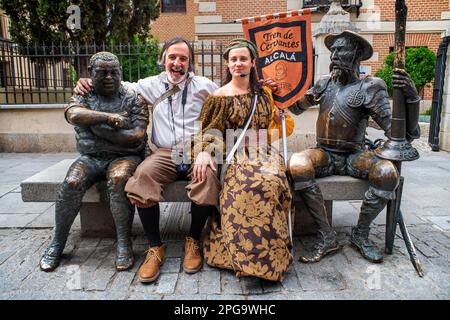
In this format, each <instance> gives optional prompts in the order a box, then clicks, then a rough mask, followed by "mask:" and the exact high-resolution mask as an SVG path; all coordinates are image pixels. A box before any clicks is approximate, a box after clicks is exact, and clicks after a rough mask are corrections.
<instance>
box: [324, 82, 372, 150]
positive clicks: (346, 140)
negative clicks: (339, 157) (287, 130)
mask: <svg viewBox="0 0 450 320" xmlns="http://www.w3.org/2000/svg"><path fill="white" fill-rule="evenodd" d="M361 85H362V81H358V82H355V83H352V84H349V85H346V86H338V85H336V84H335V83H333V82H332V81H330V82H329V85H328V88H327V89H326V90H325V92H324V93H323V95H322V97H321V100H320V109H319V117H318V119H317V125H316V134H317V144H318V146H320V147H322V148H324V149H327V150H330V151H337V152H354V151H358V150H360V149H361V148H362V146H363V145H364V134H365V130H366V127H367V120H368V113H367V110H366V108H365V107H364V92H363V91H362V90H361Z"/></svg>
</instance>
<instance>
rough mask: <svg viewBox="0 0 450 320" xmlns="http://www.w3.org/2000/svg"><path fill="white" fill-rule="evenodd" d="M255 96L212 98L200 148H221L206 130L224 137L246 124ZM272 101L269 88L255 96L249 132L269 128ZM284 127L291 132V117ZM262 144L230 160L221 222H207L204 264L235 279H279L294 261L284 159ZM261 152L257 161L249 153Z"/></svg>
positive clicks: (203, 114) (204, 112)
mask: <svg viewBox="0 0 450 320" xmlns="http://www.w3.org/2000/svg"><path fill="white" fill-rule="evenodd" d="M253 97H254V95H253V94H251V93H248V94H242V95H236V96H210V97H209V98H208V99H207V100H206V101H205V104H204V105H203V108H202V112H201V116H200V120H201V121H202V125H203V130H202V132H203V139H202V140H201V141H200V142H197V143H201V144H202V147H203V150H204V149H205V148H206V147H208V146H209V147H210V146H211V144H214V143H217V144H220V141H218V140H220V139H217V135H216V136H213V135H208V134H207V132H208V130H209V129H217V130H219V131H220V132H222V133H223V137H224V136H225V131H226V129H238V128H242V127H243V126H244V124H245V122H246V120H247V116H248V114H249V113H250V112H251V108H252V106H253V102H252V99H253ZM271 98H272V97H271V93H270V91H269V90H264V91H263V94H261V95H259V96H258V103H257V108H256V111H255V114H254V116H253V118H252V120H251V125H250V126H249V130H250V129H254V130H256V131H258V130H261V129H273V121H271V120H272V118H273V114H274V110H273V107H272V105H273V100H272V99H271ZM287 127H288V134H289V129H292V128H293V121H292V119H291V118H290V117H288V121H287ZM291 131H292V130H291ZM216 132H217V131H216ZM247 132H248V131H247ZM264 132H266V131H264ZM267 138H268V139H270V134H268V137H267ZM260 139H261V138H260ZM264 145H267V144H264V143H263V144H260V145H259V146H257V147H256V149H258V150H252V149H255V147H254V146H249V145H246V146H245V148H242V150H239V149H238V151H237V152H236V154H235V155H234V162H233V163H231V164H230V165H229V166H228V167H227V169H226V172H225V173H224V177H223V181H224V182H223V188H222V191H221V194H220V199H219V202H220V219H218V218H217V217H216V218H215V219H211V225H210V227H211V228H210V232H209V234H207V236H206V238H205V240H204V256H205V260H206V262H207V263H208V265H210V266H214V267H219V268H226V269H231V270H234V271H235V272H236V275H237V276H255V277H259V278H263V279H267V280H272V281H281V280H282V279H283V276H284V273H285V272H286V270H287V269H288V268H289V265H290V264H291V263H292V260H293V258H292V255H291V253H290V249H291V244H290V241H289V230H288V229H289V228H288V212H289V209H291V212H292V214H293V212H294V211H293V206H292V194H291V189H290V185H289V183H288V180H287V178H286V174H285V172H286V170H285V165H284V160H283V158H282V157H281V156H280V154H279V152H275V151H274V150H272V149H271V148H267V147H266V148H264ZM197 146H198V145H197ZM262 149H265V150H263V152H261V155H259V156H258V157H254V156H253V157H252V156H250V154H252V151H261V150H262ZM253 154H254V153H253ZM219 220H220V221H219ZM292 221H294V219H293V217H292Z"/></svg>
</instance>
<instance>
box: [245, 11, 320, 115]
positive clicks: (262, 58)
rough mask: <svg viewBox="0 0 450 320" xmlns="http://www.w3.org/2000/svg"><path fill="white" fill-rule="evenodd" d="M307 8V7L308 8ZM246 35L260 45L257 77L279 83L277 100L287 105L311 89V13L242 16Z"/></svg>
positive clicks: (282, 104)
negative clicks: (251, 17)
mask: <svg viewBox="0 0 450 320" xmlns="http://www.w3.org/2000/svg"><path fill="white" fill-rule="evenodd" d="M305 11H306V10H305ZM242 27H243V29H244V34H245V37H246V38H247V39H248V40H250V41H252V42H253V43H255V44H256V47H257V48H258V55H259V57H258V62H257V65H258V68H257V71H258V77H259V78H260V79H267V78H272V79H273V80H274V81H276V82H277V83H278V91H277V92H276V94H275V93H274V94H273V97H274V100H275V104H276V105H277V106H278V107H279V108H281V109H284V108H287V107H289V106H291V105H292V104H293V103H294V102H296V101H297V100H299V99H300V98H301V97H302V96H303V95H304V94H305V92H306V90H308V88H309V86H310V85H311V81H312V77H313V47H312V38H311V15H310V13H309V12H308V11H306V12H305V13H304V14H303V15H298V14H293V15H292V16H291V17H286V15H280V17H279V18H273V17H270V16H269V17H268V18H267V19H266V20H264V21H261V19H260V18H255V19H254V22H249V21H248V19H242Z"/></svg>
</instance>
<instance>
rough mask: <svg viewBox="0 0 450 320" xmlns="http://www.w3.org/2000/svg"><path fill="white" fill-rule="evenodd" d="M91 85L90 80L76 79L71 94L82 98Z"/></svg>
mask: <svg viewBox="0 0 450 320" xmlns="http://www.w3.org/2000/svg"><path fill="white" fill-rule="evenodd" d="M92 87H93V85H92V80H91V79H90V78H80V79H78V82H77V85H76V87H75V88H74V89H73V92H75V93H76V94H79V95H81V96H84V95H85V94H86V93H88V92H89V91H91V89H92Z"/></svg>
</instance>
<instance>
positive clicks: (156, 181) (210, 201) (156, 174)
mask: <svg viewBox="0 0 450 320" xmlns="http://www.w3.org/2000/svg"><path fill="white" fill-rule="evenodd" d="M171 153H172V149H169V148H159V149H157V150H156V151H155V152H153V153H152V154H151V155H150V156H149V157H147V158H145V160H144V161H143V162H141V164H140V165H139V166H138V167H137V169H136V171H135V172H134V174H133V176H132V177H131V178H130V179H128V182H127V184H126V185H125V192H126V194H127V197H128V198H129V199H130V202H131V203H132V204H134V205H136V206H137V207H139V208H149V207H152V206H154V205H155V204H157V203H158V202H164V199H163V197H162V189H163V188H164V186H165V185H167V184H169V183H171V182H174V181H175V180H177V178H178V177H177V170H176V165H175V163H174V161H173V160H172V157H171ZM191 170H192V168H191V169H190V170H189V174H188V179H190V177H191ZM186 190H187V193H188V197H189V199H191V200H192V201H193V202H194V203H196V204H198V205H202V206H207V205H211V206H216V205H218V204H219V193H220V181H219V179H218V178H217V175H216V173H215V172H214V171H213V170H211V168H209V167H208V169H207V171H206V179H205V180H203V181H202V182H198V181H197V182H192V180H190V182H189V184H188V185H187V186H186Z"/></svg>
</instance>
